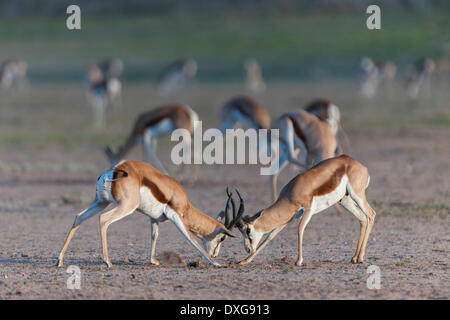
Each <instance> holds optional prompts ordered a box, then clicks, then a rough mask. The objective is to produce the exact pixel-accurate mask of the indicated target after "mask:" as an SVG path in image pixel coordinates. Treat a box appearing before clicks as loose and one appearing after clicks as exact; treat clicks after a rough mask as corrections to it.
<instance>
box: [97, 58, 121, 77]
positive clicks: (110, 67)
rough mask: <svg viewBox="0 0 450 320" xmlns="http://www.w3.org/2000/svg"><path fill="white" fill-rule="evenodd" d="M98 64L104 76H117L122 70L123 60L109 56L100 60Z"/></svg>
mask: <svg viewBox="0 0 450 320" xmlns="http://www.w3.org/2000/svg"><path fill="white" fill-rule="evenodd" d="M98 66H99V67H100V69H101V70H102V72H103V74H104V76H105V78H119V77H120V75H121V74H122V71H123V61H122V60H121V59H119V58H111V59H106V60H103V61H101V62H100V63H99V64H98Z"/></svg>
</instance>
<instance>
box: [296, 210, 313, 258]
mask: <svg viewBox="0 0 450 320" xmlns="http://www.w3.org/2000/svg"><path fill="white" fill-rule="evenodd" d="M311 217H312V213H311V210H310V209H308V210H306V212H305V214H304V215H303V217H302V220H301V221H300V223H299V225H298V258H297V261H296V262H295V265H296V266H297V267H298V266H301V265H302V263H303V252H302V251H303V250H302V243H303V232H304V231H305V228H306V225H307V224H308V222H309V220H311Z"/></svg>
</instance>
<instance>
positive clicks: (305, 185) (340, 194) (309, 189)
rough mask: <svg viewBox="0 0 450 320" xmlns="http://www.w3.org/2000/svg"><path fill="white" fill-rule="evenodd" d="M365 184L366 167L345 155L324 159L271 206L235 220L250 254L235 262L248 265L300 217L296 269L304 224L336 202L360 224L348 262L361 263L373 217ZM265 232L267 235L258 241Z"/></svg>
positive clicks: (291, 184) (295, 180)
mask: <svg viewBox="0 0 450 320" xmlns="http://www.w3.org/2000/svg"><path fill="white" fill-rule="evenodd" d="M369 181H370V177H369V173H368V171H367V168H366V167H364V166H363V165H362V164H361V163H359V162H358V161H356V160H355V159H353V158H351V157H349V156H347V155H341V156H338V157H335V158H331V159H327V160H324V161H322V162H320V163H319V164H317V165H316V166H314V167H313V168H311V169H309V170H308V171H306V172H303V173H300V174H299V175H297V176H296V177H295V178H293V179H292V180H291V181H290V182H289V183H288V184H286V186H284V188H283V189H282V190H281V192H280V195H279V196H278V199H277V200H276V201H275V202H274V203H273V204H272V205H271V206H269V207H267V208H265V209H263V210H261V211H259V212H258V213H256V214H254V215H253V216H242V217H241V218H238V220H237V221H236V223H235V225H236V226H237V227H238V229H239V231H240V232H241V233H242V235H243V240H244V247H245V249H246V251H247V252H248V253H250V255H249V256H248V257H247V258H246V259H244V260H242V261H240V262H239V263H240V264H247V263H249V262H251V261H252V260H253V258H254V257H255V256H256V255H257V254H258V252H260V251H261V250H262V249H263V248H264V247H265V246H266V245H267V244H268V243H269V242H270V240H272V239H273V238H274V237H275V236H276V235H277V234H278V233H279V232H280V231H281V230H282V229H283V228H284V227H285V226H286V225H287V224H288V223H289V222H290V221H292V220H293V218H294V217H301V220H300V223H299V226H298V258H297V261H296V262H295V265H296V266H300V265H301V264H302V262H303V255H302V242H303V232H304V230H305V228H306V225H307V224H308V222H309V221H310V220H311V217H312V216H313V215H314V214H316V213H319V212H321V211H323V210H325V209H327V208H329V207H330V206H332V205H334V204H337V203H339V204H340V205H342V206H343V207H344V208H345V209H347V210H348V211H350V213H352V214H354V215H355V216H356V218H358V220H359V221H360V224H361V231H360V234H359V240H358V244H357V246H356V252H355V255H354V256H353V258H352V260H351V261H352V262H353V263H361V262H363V260H364V253H365V251H366V245H367V240H368V239H369V235H370V231H371V230H372V227H373V224H374V221H375V215H376V213H375V210H373V209H372V207H371V206H370V205H369V203H368V202H367V200H366V195H365V190H366V188H367V187H368V185H369ZM238 195H239V193H238ZM239 197H240V195H239ZM242 211H244V210H242ZM241 214H243V212H241ZM267 233H268V236H267V237H266V238H265V239H264V240H263V241H262V242H261V239H262V238H263V236H264V235H265V234H267ZM260 242H261V243H260Z"/></svg>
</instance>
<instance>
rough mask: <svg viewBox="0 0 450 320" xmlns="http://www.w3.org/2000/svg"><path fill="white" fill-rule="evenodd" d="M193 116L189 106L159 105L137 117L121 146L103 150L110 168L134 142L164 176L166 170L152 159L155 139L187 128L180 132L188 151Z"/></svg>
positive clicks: (156, 159) (194, 115)
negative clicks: (139, 145)
mask: <svg viewBox="0 0 450 320" xmlns="http://www.w3.org/2000/svg"><path fill="white" fill-rule="evenodd" d="M198 120H199V119H198V115H197V113H196V112H195V111H194V110H192V109H191V108H190V107H189V106H187V105H183V104H174V105H166V106H161V107H158V108H155V109H152V110H150V111H147V112H144V113H142V114H140V115H139V116H138V117H137V119H136V121H135V123H134V126H133V129H132V130H131V133H130V135H129V136H128V138H127V139H126V141H125V143H124V144H123V145H122V146H120V147H119V148H118V151H117V152H113V151H112V150H111V148H110V147H106V149H105V153H106V155H107V157H108V158H109V161H110V163H111V165H115V164H116V163H117V162H119V161H120V160H122V159H124V157H125V156H126V155H127V154H128V152H129V151H130V150H131V148H132V147H133V146H134V145H135V144H136V143H142V145H143V147H144V158H145V161H146V162H149V163H152V164H153V165H154V166H155V167H157V168H158V170H160V171H161V172H163V173H165V174H167V171H166V169H164V166H163V165H162V164H161V162H160V161H159V160H158V158H157V157H156V143H157V140H156V139H157V138H158V137H159V136H161V135H164V134H171V133H172V132H173V131H174V130H175V129H187V131H184V132H185V133H186V134H184V135H183V143H186V144H187V147H186V149H185V150H189V151H190V150H191V141H192V139H191V136H192V134H193V133H194V130H195V125H196V121H198ZM188 132H189V133H188Z"/></svg>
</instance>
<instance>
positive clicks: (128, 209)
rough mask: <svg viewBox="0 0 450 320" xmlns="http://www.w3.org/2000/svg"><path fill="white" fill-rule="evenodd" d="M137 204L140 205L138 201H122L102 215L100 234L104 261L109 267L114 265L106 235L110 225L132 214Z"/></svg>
mask: <svg viewBox="0 0 450 320" xmlns="http://www.w3.org/2000/svg"><path fill="white" fill-rule="evenodd" d="M137 206H138V203H137V202H136V203H120V204H119V206H117V207H115V208H114V209H112V210H110V211H108V212H106V213H104V214H102V215H101V216H100V235H101V237H102V251H103V262H105V263H106V265H107V266H108V268H111V267H112V263H111V261H110V260H109V255H108V242H107V237H106V233H107V231H108V227H109V225H110V224H111V223H113V222H116V221H119V220H120V219H122V218H124V217H126V216H128V215H130V214H132V213H133V212H134V210H136V208H137Z"/></svg>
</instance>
